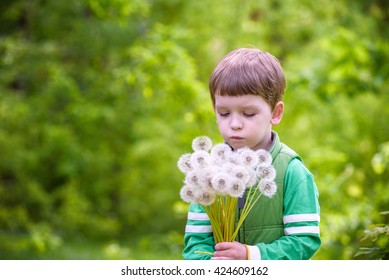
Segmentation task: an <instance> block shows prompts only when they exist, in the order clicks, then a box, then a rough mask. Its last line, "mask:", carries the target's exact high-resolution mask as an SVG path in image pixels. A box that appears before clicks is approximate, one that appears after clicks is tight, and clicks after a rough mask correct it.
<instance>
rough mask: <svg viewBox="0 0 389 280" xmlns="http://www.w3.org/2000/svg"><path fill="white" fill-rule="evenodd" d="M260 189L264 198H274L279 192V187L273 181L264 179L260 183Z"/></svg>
mask: <svg viewBox="0 0 389 280" xmlns="http://www.w3.org/2000/svg"><path fill="white" fill-rule="evenodd" d="M258 188H259V191H260V192H261V193H263V195H264V196H267V197H269V198H270V197H272V196H273V195H275V193H276V192H277V185H276V183H275V182H274V181H273V180H268V179H262V180H260V181H259V183H258Z"/></svg>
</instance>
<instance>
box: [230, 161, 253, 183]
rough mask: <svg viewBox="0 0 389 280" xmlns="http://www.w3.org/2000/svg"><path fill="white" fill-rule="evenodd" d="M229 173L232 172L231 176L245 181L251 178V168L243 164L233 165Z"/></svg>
mask: <svg viewBox="0 0 389 280" xmlns="http://www.w3.org/2000/svg"><path fill="white" fill-rule="evenodd" d="M229 174H231V176H233V177H235V178H237V179H239V180H241V181H243V182H244V183H247V182H248V180H249V179H250V177H249V176H250V173H249V169H247V168H245V167H243V166H241V165H233V167H232V168H231V170H229Z"/></svg>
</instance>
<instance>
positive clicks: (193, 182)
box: [184, 170, 201, 187]
mask: <svg viewBox="0 0 389 280" xmlns="http://www.w3.org/2000/svg"><path fill="white" fill-rule="evenodd" d="M200 178H201V175H200V172H199V171H197V170H192V171H189V172H188V173H187V174H186V176H185V180H184V183H185V184H186V185H188V186H192V187H198V186H199V185H200Z"/></svg>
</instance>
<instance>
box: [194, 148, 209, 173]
mask: <svg viewBox="0 0 389 280" xmlns="http://www.w3.org/2000/svg"><path fill="white" fill-rule="evenodd" d="M209 161H210V156H209V153H207V152H206V151H202V150H199V151H196V152H194V153H193V154H192V155H191V156H190V164H191V166H192V167H193V169H202V168H205V167H206V166H208V164H209Z"/></svg>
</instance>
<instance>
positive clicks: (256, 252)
mask: <svg viewBox="0 0 389 280" xmlns="http://www.w3.org/2000/svg"><path fill="white" fill-rule="evenodd" d="M318 197H319V194H318V190H317V187H316V185H315V182H314V180H313V176H312V174H311V173H310V172H309V171H308V170H307V169H306V168H305V166H304V165H303V164H302V162H301V161H300V160H297V159H294V160H292V161H291V162H290V163H289V166H288V168H287V171H286V174H285V181H284V214H283V222H284V233H285V236H283V237H281V238H280V239H278V240H275V241H273V242H272V243H269V244H265V243H258V244H256V246H248V248H249V250H250V256H251V259H254V258H256V259H262V260H304V259H310V258H311V257H312V256H313V255H314V253H315V252H316V251H317V250H318V249H319V247H320V244H321V239H320V231H319V223H320V206H319V201H318Z"/></svg>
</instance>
